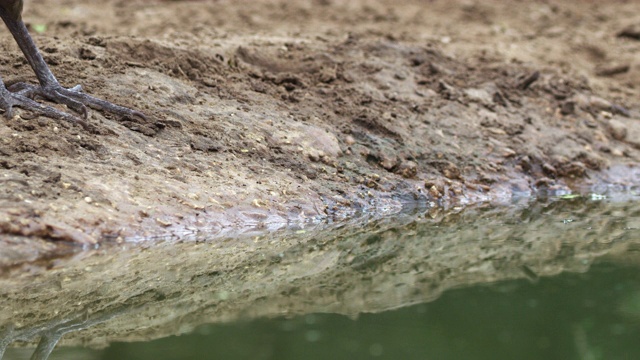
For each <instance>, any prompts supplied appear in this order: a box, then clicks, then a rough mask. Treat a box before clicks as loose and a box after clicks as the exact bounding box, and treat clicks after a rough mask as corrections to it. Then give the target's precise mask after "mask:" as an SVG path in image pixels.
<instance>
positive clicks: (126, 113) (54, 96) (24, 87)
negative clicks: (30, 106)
mask: <svg viewBox="0 0 640 360" xmlns="http://www.w3.org/2000/svg"><path fill="white" fill-rule="evenodd" d="M9 92H10V93H13V94H15V95H17V96H19V97H21V98H27V99H29V100H31V101H33V102H35V101H34V100H33V99H35V98H37V97H39V98H42V99H45V100H48V101H51V102H54V103H57V104H62V105H66V106H67V107H68V108H69V109H71V110H73V111H74V112H76V113H77V114H79V115H80V116H81V117H82V119H83V120H86V119H87V116H88V111H87V107H89V108H92V109H95V110H99V111H103V112H106V113H110V114H113V115H116V116H119V117H122V118H130V119H134V118H139V119H142V120H147V117H146V115H144V114H143V113H141V112H139V111H137V110H133V109H129V108H127V107H124V106H120V105H116V104H113V103H111V102H109V101H106V100H103V99H99V98H96V97H94V96H91V95H88V94H86V93H84V92H83V91H82V86H80V85H76V86H74V87H72V88H68V89H67V88H64V87H62V86H61V85H60V84H54V85H49V86H39V85H33V84H27V83H16V84H13V85H11V86H10V87H9ZM36 112H38V111H36ZM58 112H59V113H61V114H65V115H67V116H72V115H69V114H66V113H63V112H60V111H58ZM42 115H45V116H49V117H54V118H58V115H56V116H50V115H49V114H45V113H42ZM72 117H73V118H77V117H75V116H72ZM65 120H67V119H65ZM74 122H76V123H79V121H77V120H76V121H74Z"/></svg>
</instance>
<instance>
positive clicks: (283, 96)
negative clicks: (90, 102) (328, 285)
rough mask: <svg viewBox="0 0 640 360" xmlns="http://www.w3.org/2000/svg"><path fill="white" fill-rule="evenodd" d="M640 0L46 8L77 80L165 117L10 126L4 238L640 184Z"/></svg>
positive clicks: (221, 225)
mask: <svg viewBox="0 0 640 360" xmlns="http://www.w3.org/2000/svg"><path fill="white" fill-rule="evenodd" d="M587 3H588V4H589V6H582V4H587ZM639 7H640V5H638V4H635V3H632V2H623V1H620V2H607V3H601V2H592V1H586V0H573V1H569V2H564V3H563V4H560V5H551V4H544V3H539V2H521V1H514V2H513V3H509V4H506V5H505V3H504V2H503V1H499V2H498V1H489V2H467V1H465V2H463V1H459V2H458V1H433V2H429V3H424V2H423V1H417V0H402V1H393V2H391V1H388V0H378V1H348V2H347V1H338V0H333V1H234V2H200V1H142V0H137V1H136V0H133V1H115V0H114V1H104V2H100V3H99V4H98V3H89V2H86V1H78V0H66V1H31V2H27V4H26V8H25V14H24V18H25V21H27V22H28V23H29V25H30V26H31V28H32V29H39V30H42V29H45V30H44V31H43V33H42V34H38V35H37V36H36V41H37V42H38V44H39V45H40V47H41V48H42V50H43V53H44V56H45V59H46V61H47V62H48V63H49V64H50V65H51V67H52V69H53V71H54V73H55V74H56V75H57V77H58V78H59V79H60V80H61V82H63V83H64V84H66V85H68V86H73V85H75V84H77V83H80V84H82V85H83V87H84V89H85V91H87V92H89V93H91V94H94V95H96V96H100V97H103V98H105V99H108V100H110V101H113V102H116V103H120V104H123V105H126V106H130V107H133V108H136V109H139V110H141V111H143V112H145V113H146V114H148V116H149V120H147V121H142V120H137V121H133V120H130V119H129V120H127V119H116V118H110V117H105V116H104V115H103V114H101V113H100V112H99V111H92V112H91V114H90V119H89V122H90V123H91V129H90V130H85V129H83V128H81V127H79V126H74V125H72V124H68V123H63V122H60V121H55V120H51V119H46V118H36V119H30V118H28V116H26V115H27V114H23V115H25V116H23V117H22V118H21V117H17V118H14V119H11V120H2V121H0V184H1V186H0V234H3V235H4V236H6V237H8V236H9V235H11V236H12V237H11V239H13V241H14V242H20V241H23V242H29V241H31V240H30V239H33V238H42V239H48V240H56V241H60V242H69V241H71V242H78V243H83V244H92V243H96V242H101V241H126V240H140V239H148V238H159V237H161V238H167V237H169V238H180V237H182V236H185V235H189V234H195V233H206V234H208V235H209V236H210V237H221V236H228V235H233V234H237V233H240V232H246V231H255V230H258V231H265V230H266V231H268V230H273V229H276V228H280V227H284V226H292V225H293V224H304V223H308V222H309V221H323V220H325V219H332V218H337V219H339V218H344V217H346V216H351V215H353V214H354V213H356V212H358V211H363V210H366V211H377V212H380V213H384V212H393V211H396V210H397V209H398V208H400V207H401V206H402V203H403V202H406V201H423V202H426V203H427V204H429V205H431V206H438V205H445V206H446V205H447V204H468V203H474V202H478V201H499V200H501V199H502V200H504V199H508V198H509V197H511V196H513V195H514V194H515V195H532V194H535V193H536V192H538V191H541V190H544V191H547V190H548V191H569V190H570V189H574V190H575V189H579V188H584V187H585V186H587V187H589V186H594V185H598V186H600V185H602V184H605V185H609V184H614V185H617V186H619V187H622V188H628V187H630V186H636V185H638V183H640V176H639V175H638V174H639V172H638V166H637V163H638V159H639V158H640V120H639V119H640V113H639V112H638V109H639V108H638V104H637V99H638V95H640V94H639V91H638V84H639V83H640V82H639V81H640V76H639V74H640V71H639V69H640V67H639V66H638V59H637V57H636V56H635V55H634V54H635V52H636V51H637V47H638V44H639V43H638V40H637V38H636V37H634V36H633V34H635V33H634V32H633V29H634V26H635V27H637V24H638V23H640V17H639V16H638V15H637V14H640V11H638V10H640V9H639ZM36 25H38V26H36ZM0 46H1V47H2V48H3V50H4V51H2V54H1V55H0V74H2V76H3V78H5V79H6V80H7V82H8V83H12V82H17V81H33V79H34V77H33V75H32V73H31V70H30V68H29V66H28V64H27V63H26V61H25V60H24V59H23V57H22V55H21V53H20V52H19V50H18V49H17V46H16V45H15V44H14V43H13V41H12V39H11V38H10V37H9V35H8V32H5V35H4V36H3V37H2V38H1V39H0ZM17 239H22V240H20V241H19V240H17ZM38 249H43V250H38V251H41V252H38V254H40V255H42V256H44V255H46V254H47V253H48V250H44V249H46V247H38ZM31 256H33V254H32V255H31ZM23 260H24V258H23V257H16V258H3V259H2V261H1V263H3V264H5V265H6V264H11V263H15V262H19V261H23Z"/></svg>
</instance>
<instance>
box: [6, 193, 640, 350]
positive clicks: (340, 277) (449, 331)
mask: <svg viewBox="0 0 640 360" xmlns="http://www.w3.org/2000/svg"><path fill="white" fill-rule="evenodd" d="M321 233H323V232H321ZM330 233H331V235H332V236H331V237H323V236H322V235H318V234H319V233H313V232H311V231H299V232H298V233H297V234H294V235H290V236H289V235H288V236H289V238H288V239H289V240H288V241H286V242H280V240H279V239H280V238H282V235H281V234H280V235H273V236H270V237H268V239H269V241H268V243H269V245H268V246H266V247H264V248H262V250H257V251H256V250H255V249H253V248H251V246H253V245H251V246H249V247H248V248H245V249H244V250H245V252H246V251H249V250H247V249H253V250H252V251H253V254H254V255H252V256H251V257H249V258H247V260H246V261H245V260H243V259H239V260H238V261H237V262H232V263H230V264H232V265H233V266H231V267H227V268H225V269H222V270H221V269H218V268H216V269H215V270H211V269H203V267H204V265H202V266H199V267H198V268H197V269H198V270H197V271H196V270H193V269H191V270H189V269H188V268H187V267H180V268H175V267H172V266H174V265H172V264H171V263H169V262H167V263H166V264H165V265H163V266H164V267H163V268H164V269H166V273H157V272H156V273H155V274H154V275H153V276H146V275H141V276H140V278H139V279H140V280H139V281H141V282H143V283H145V284H146V285H143V284H139V285H136V286H134V289H138V288H139V287H142V290H136V291H138V292H137V293H136V294H138V295H135V296H123V297H122V298H123V300H122V301H116V300H114V296H115V295H114V294H113V293H112V291H117V293H120V294H121V293H123V292H124V291H125V290H121V289H112V288H111V286H108V287H105V286H106V285H103V286H102V287H99V288H97V289H98V290H91V291H89V290H87V292H86V294H85V295H83V296H84V297H83V298H82V299H80V298H77V299H75V300H82V301H84V304H83V305H82V306H83V307H82V308H83V309H84V310H83V312H80V313H76V314H77V315H73V312H71V314H72V315H70V316H67V317H64V316H61V315H60V313H61V310H60V309H59V308H57V307H56V308H52V309H51V313H52V316H51V319H53V320H48V321H49V322H48V323H46V321H45V322H44V323H46V324H48V325H44V326H43V325H41V328H37V326H36V325H32V326H35V327H34V329H35V330H34V331H32V332H31V333H29V334H26V330H21V327H20V325H22V324H18V326H16V325H13V330H11V331H9V332H6V330H5V334H6V336H5V339H12V340H11V343H12V345H10V346H9V347H8V349H7V350H6V352H5V354H4V358H3V359H28V358H29V357H30V356H31V354H32V353H33V352H34V347H35V343H33V345H29V344H30V341H34V340H28V339H27V338H28V337H29V336H31V337H33V338H35V341H37V340H38V336H39V335H41V334H43V333H44V334H49V335H48V336H49V337H50V338H52V339H53V338H54V337H55V336H54V335H53V334H57V335H59V336H62V340H61V341H60V343H61V344H60V345H59V346H58V348H56V350H55V351H54V352H53V353H52V354H51V356H50V359H640V346H639V345H638V339H640V204H638V202H607V201H602V200H601V199H599V200H598V201H594V200H577V199H560V200H554V201H548V202H541V203H536V204H532V205H531V206H530V207H514V208H511V209H509V210H505V209H495V208H481V209H475V210H466V211H461V212H455V211H454V212H450V213H446V214H436V213H433V212H431V213H429V214H427V213H425V214H421V215H417V216H416V215H415V214H414V215H412V216H407V217H403V218H398V219H393V220H391V219H387V220H376V221H373V222H370V223H369V224H368V226H367V227H363V228H361V229H359V230H354V229H353V228H344V229H342V230H340V231H338V232H335V231H332V232H330ZM323 234H324V233H323ZM264 240H265V239H261V238H254V239H253V242H252V244H256V243H261V241H264ZM283 244H284V245H283ZM170 245H171V244H170ZM175 246H176V245H175V244H172V245H171V246H167V248H166V249H170V248H171V247H175ZM180 246H185V248H184V249H188V248H189V246H194V245H193V244H183V245H180ZM200 246H207V245H206V244H205V245H200ZM228 246H230V245H229V244H228V243H227V245H224V244H221V245H220V247H219V249H225V248H227V247H228ZM279 246H281V247H279ZM272 248H276V249H275V250H276V251H275V252H269V250H266V249H272ZM149 251H158V253H152V254H150V256H151V257H153V258H159V257H160V258H162V256H165V255H166V253H165V252H163V251H160V250H155V249H154V250H149V249H147V250H145V251H143V252H141V253H140V254H143V255H140V256H143V257H142V258H144V256H147V254H148V252H149ZM165 251H169V250H165ZM181 251H186V250H181ZM220 251H221V250H220ZM109 253H110V252H109ZM197 253H198V254H200V253H202V251H198V252H197ZM171 254H173V256H174V257H175V256H177V253H171ZM96 256H97V257H98V258H100V259H103V260H104V259H108V260H109V261H108V262H106V261H105V262H104V264H107V263H109V264H111V263H114V262H115V261H116V260H114V259H116V258H110V257H107V256H106V255H105V254H104V253H102V254H97V255H93V256H92V257H89V260H91V259H94V257H96ZM115 256H117V255H115ZM120 256H122V255H120ZM140 256H138V255H136V257H132V258H130V259H128V260H127V262H126V264H128V265H126V266H132V265H131V264H132V262H133V260H137V259H140V258H141V257H140ZM211 256H214V255H211V254H209V255H208V256H207V257H206V258H209V259H210V258H211ZM226 256H229V255H228V254H227V255H226ZM87 261H88V260H87V259H83V260H82V261H80V265H78V267H83V269H85V270H86V268H87V266H85V265H87V264H86V262H87ZM193 261H194V262H198V261H200V260H198V259H195V258H194V260H193ZM70 263H71V264H76V265H77V264H78V261H75V262H71V261H70V262H68V263H65V266H66V267H69V266H71V265H70ZM97 263H98V262H97V260H94V263H92V264H91V265H90V266H91V267H96V266H97V265H96V264H97ZM216 264H217V262H216ZM105 266H107V265H105ZM109 266H110V265H109ZM143 266H148V265H145V264H143ZM210 266H213V265H210ZM216 266H220V267H222V268H224V266H222V265H219V264H218V265H216ZM114 267H116V268H120V269H123V267H124V266H123V265H118V264H114ZM105 269H106V268H103V269H102V270H101V271H105V273H106V270H105ZM109 269H110V268H109ZM129 270H131V271H133V269H129ZM203 270H204V271H203ZM109 271H111V270H109ZM135 271H140V270H135ZM67 274H68V273H67ZM115 274H117V276H122V274H121V273H118V272H117V271H116V273H115ZM203 274H205V275H206V276H205V275H203ZM256 274H257V275H256ZM158 275H159V276H158ZM250 275H256V277H255V278H252V277H251V276H250ZM56 276H57V279H59V278H60V274H56ZM114 276H115V275H114ZM78 277H79V279H80V278H81V279H84V277H85V275H78ZM151 279H153V280H151ZM234 279H235V280H234ZM71 281H73V280H71ZM78 281H80V280H78ZM82 281H84V280H82ZM154 281H155V282H154ZM163 281H166V282H167V284H171V285H166V284H164V283H163ZM178 282H180V283H182V284H183V286H181V287H177V289H179V290H175V289H176V288H174V287H172V286H174V285H176V283H178ZM90 283H92V282H90ZM110 283H111V282H110ZM82 284H85V283H82ZM243 284H246V286H243ZM83 286H87V285H83ZM89 286H90V285H89ZM163 286H164V287H166V289H165V288H164V287H163ZM69 287H70V286H65V285H64V282H63V285H61V288H62V289H66V288H69ZM47 289H48V287H47V286H45V285H42V287H41V290H39V291H40V292H41V293H42V294H50V293H49V292H47V291H48V290H47ZM126 289H131V288H126ZM149 289H155V291H156V292H155V293H151V294H150V290H149ZM168 289H173V290H168ZM222 289H224V290H222ZM74 291H75V293H76V294H77V293H78V291H79V290H77V289H75V290H74ZM126 291H130V290H126ZM172 291H175V292H172ZM36 293H37V291H36ZM53 293H55V292H53ZM132 293H133V292H132ZM5 294H8V292H7V293H5ZM87 294H92V295H87ZM6 296H7V298H6V299H9V300H10V299H11V297H10V295H6ZM42 296H45V295H42ZM0 299H3V298H0ZM105 299H109V300H105ZM7 304H9V301H8V302H7ZM87 304H92V305H91V306H93V307H91V306H88V305H87ZM70 306H71V305H70ZM99 308H101V309H102V310H97V309H99ZM5 309H8V307H5ZM3 311H4V310H3ZM54 311H57V312H58V314H57V315H55V314H53V312H54ZM29 313H30V314H31V316H32V317H37V315H35V314H33V310H31V311H30V312H29ZM45 313H46V311H45ZM78 314H79V315H78ZM74 316H75V317H74ZM14 319H15V317H14ZM13 321H14V322H16V321H15V320H13ZM20 322H21V323H24V322H26V321H25V320H24V319H21V320H20ZM114 322H115V325H113V323H114ZM35 323H37V321H35V322H34V324H35ZM110 323H112V325H109V324H110ZM72 327H75V328H74V329H72ZM6 328H7V327H6V326H5V329H6ZM23 328H26V326H23ZM46 328H49V329H52V328H54V329H58V330H56V331H53V332H51V331H50V332H49V333H47V332H46ZM38 329H39V330H38ZM67 329H70V330H69V331H67ZM20 331H23V332H24V333H25V334H26V335H23V336H22V337H20V336H19V334H20ZM83 333H84V335H83ZM20 339H23V340H20ZM65 339H66V341H68V342H67V343H66V344H65ZM25 341H26V342H25ZM5 342H6V341H5ZM82 344H85V345H86V346H82ZM96 344H98V345H96ZM0 346H3V343H0ZM24 346H27V347H26V348H25V347H24ZM40 346H41V349H40V353H43V354H44V353H45V352H46V351H45V350H46V349H45V347H44V345H42V342H41V345H40ZM96 346H98V347H102V348H96ZM36 352H38V351H36Z"/></svg>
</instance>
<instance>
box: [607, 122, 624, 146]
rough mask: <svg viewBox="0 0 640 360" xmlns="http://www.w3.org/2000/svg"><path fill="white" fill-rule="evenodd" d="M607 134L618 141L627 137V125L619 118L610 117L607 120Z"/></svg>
mask: <svg viewBox="0 0 640 360" xmlns="http://www.w3.org/2000/svg"><path fill="white" fill-rule="evenodd" d="M607 127H608V129H609V134H611V136H612V137H613V138H614V139H616V140H619V141H623V140H624V139H626V137H627V126H626V125H625V124H624V123H623V122H622V121H619V120H616V119H612V120H609V124H608V126H607Z"/></svg>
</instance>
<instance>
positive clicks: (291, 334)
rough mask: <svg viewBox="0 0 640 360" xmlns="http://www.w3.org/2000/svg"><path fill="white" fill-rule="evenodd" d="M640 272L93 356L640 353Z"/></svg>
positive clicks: (489, 290)
mask: <svg viewBox="0 0 640 360" xmlns="http://www.w3.org/2000/svg"><path fill="white" fill-rule="evenodd" d="M639 340H640V271H639V269H638V268H637V267H620V266H615V265H612V264H599V265H597V266H594V267H593V268H592V269H591V270H590V271H589V272H588V273H586V274H568V275H561V276H558V277H555V278H550V279H541V280H540V281H539V282H538V283H537V284H531V283H530V282H527V281H508V282H503V283H500V284H495V285H491V286H478V287H472V288H467V289H457V290H451V291H448V292H446V293H445V294H444V295H443V296H442V297H440V298H439V299H438V300H436V301H434V302H431V303H427V304H418V305H413V306H408V307H406V308H402V309H398V310H392V311H386V312H382V313H379V314H363V315H360V316H359V317H358V318H357V319H350V318H348V317H345V316H340V315H332V314H310V315H305V316H300V317H295V318H292V319H285V318H274V319H260V320H254V321H248V322H240V323H236V324H228V325H205V326H202V327H199V328H198V329H197V331H195V332H194V333H193V334H189V335H184V336H176V337H169V338H165V339H160V340H156V341H151V342H148V343H116V344H113V345H112V346H110V347H109V348H107V349H105V350H104V351H101V352H98V353H96V354H94V356H95V357H94V358H96V359H215V358H218V359H370V358H377V359H487V360H489V359H640V346H639V344H638V341H639Z"/></svg>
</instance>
